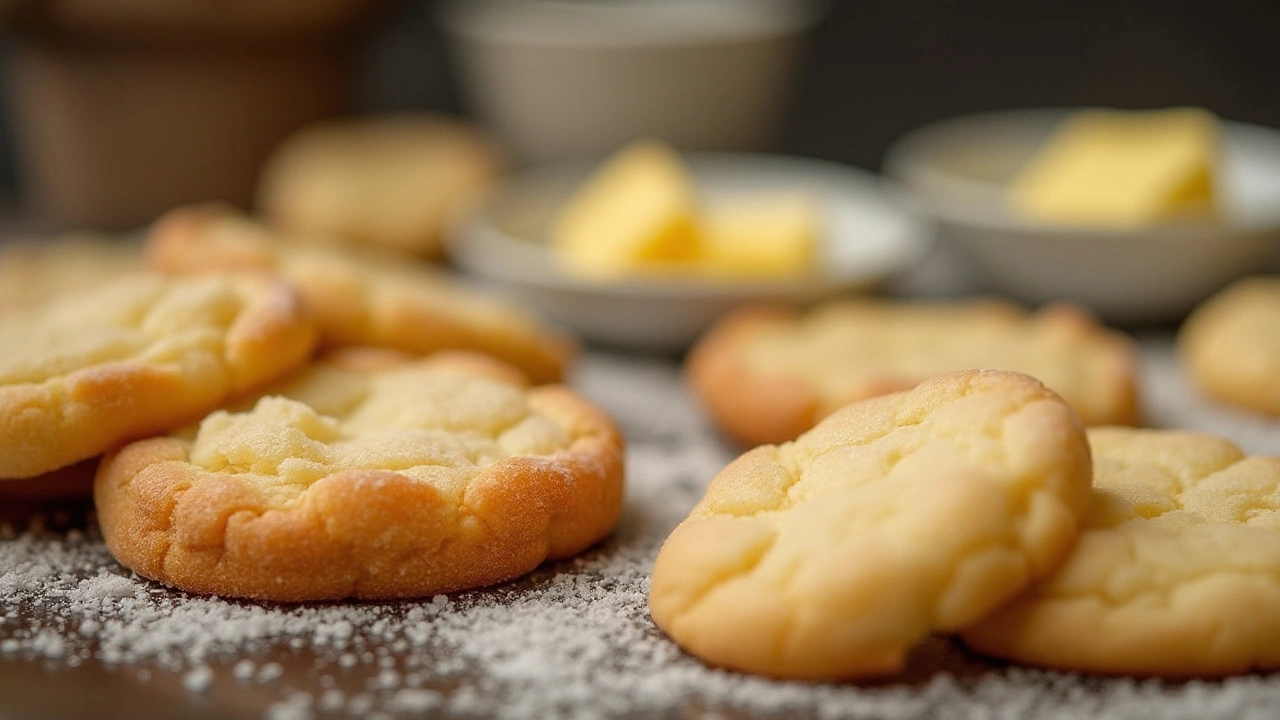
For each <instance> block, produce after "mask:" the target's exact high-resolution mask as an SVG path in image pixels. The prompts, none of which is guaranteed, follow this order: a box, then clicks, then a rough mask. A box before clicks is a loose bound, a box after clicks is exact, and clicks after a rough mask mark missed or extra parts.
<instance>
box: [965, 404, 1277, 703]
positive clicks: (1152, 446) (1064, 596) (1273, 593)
mask: <svg viewBox="0 0 1280 720" xmlns="http://www.w3.org/2000/svg"><path fill="white" fill-rule="evenodd" d="M1089 442H1090V444H1091V445H1092V447H1093V458H1094V488H1095V489H1094V495H1093V501H1092V507H1091V509H1090V510H1089V514H1088V516H1087V517H1086V519H1085V522H1084V527H1083V529H1082V530H1081V533H1080V539H1079V541H1078V543H1077V545H1076V548H1075V550H1074V551H1073V552H1072V553H1071V555H1070V556H1069V557H1068V558H1067V560H1066V562H1064V563H1063V565H1062V567H1061V568H1060V569H1059V570H1058V571H1057V572H1056V573H1055V574H1054V575H1052V576H1050V577H1049V578H1047V579H1045V580H1043V581H1041V582H1039V583H1037V584H1036V585H1034V586H1032V588H1031V589H1030V590H1029V591H1028V592H1027V593H1025V594H1024V595H1021V596H1019V597H1018V598H1017V599H1015V600H1014V601H1013V602H1012V603H1010V604H1009V605H1007V606H1005V607H1004V608H1002V609H1001V610H999V611H998V612H997V613H995V614H994V615H992V616H991V617H989V618H987V619H985V620H984V621H983V622H981V623H980V624H978V625H976V626H975V627H972V628H969V629H968V630H966V631H965V632H964V634H963V637H964V640H965V642H966V643H967V644H968V645H969V646H970V647H971V648H973V649H975V650H977V651H979V652H982V653H986V654H989V655H994V656H997V657H1002V658H1009V659H1012V660H1016V661H1018V662H1023V663H1029V664H1034V665H1042V666H1047V667H1053V668H1062V669H1070V670H1083V671H1086V672H1101V673H1123V674H1128V675H1163V676H1183V677H1185V676H1217V675H1226V674H1231V673H1242V672H1248V671H1250V670H1274V669H1277V668H1280V514H1277V497H1280V458H1274V457H1266V456H1252V457H1245V456H1244V455H1243V453H1241V451H1240V449H1239V448H1237V447H1236V446H1234V445H1232V444H1231V443H1229V442H1227V441H1226V440H1222V439H1219V438H1215V437H1211V436H1207V435H1198V434H1194V433H1188V432H1177V431H1170V430H1139V429H1132V428H1094V429H1091V430H1090V431H1089Z"/></svg>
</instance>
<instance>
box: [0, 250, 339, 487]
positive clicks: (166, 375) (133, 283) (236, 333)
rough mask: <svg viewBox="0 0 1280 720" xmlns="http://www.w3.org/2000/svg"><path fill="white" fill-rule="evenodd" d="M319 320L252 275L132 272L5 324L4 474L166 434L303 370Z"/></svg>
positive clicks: (1, 324) (292, 295) (36, 471)
mask: <svg viewBox="0 0 1280 720" xmlns="http://www.w3.org/2000/svg"><path fill="white" fill-rule="evenodd" d="M315 336H316V330H315V322H314V320H313V319H312V317H311V315H310V314H309V313H307V312H306V309H305V307H304V306H303V304H302V300H301V298H300V297H299V295H298V294H297V292H296V291H295V290H294V288H293V287H292V286H291V285H289V284H287V283H285V282H283V281H280V280H275V279H272V278H268V277H265V276H253V275H210V276H207V277H201V278H182V279H179V278H170V277H165V276H160V275H152V274H138V275H132V276H129V277H126V278H123V279H121V280H117V281H114V282H111V283H108V284H106V285H102V286H99V287H97V288H95V289H91V290H89V291H86V292H83V293H79V294H75V295H69V296H66V297H64V298H61V299H57V300H54V301H51V302H49V303H46V304H43V305H39V306H35V307H31V308H25V309H19V310H14V311H11V312H8V313H6V314H5V315H3V316H0V478H26V477H33V476H35V475H40V474H42V473H46V472H49V471H51V470H55V469H57V468H60V467H63V466H65V465H70V464H71V463H74V462H76V461H78V460H83V459H86V458H90V457H93V456H94V455H99V454H101V453H103V452H104V451H106V450H108V449H109V448H112V447H114V446H116V445H118V444H120V443H123V442H126V441H129V440H133V439H135V438H139V437H145V436H147V435H150V434H154V433H158V432H164V431H166V430H168V429H169V428H172V427H174V426H175V425H177V424H181V423H185V422H190V421H192V420H194V419H196V418H199V417H202V416H203V415H204V414H206V413H208V412H209V411H210V410H213V409H215V408H217V407H219V406H221V405H222V404H223V403H224V402H226V400H227V399H228V398H229V397H231V396H232V395H234V394H236V393H240V392H245V391H246V390H250V389H252V388H254V387H255V386H258V385H262V384H263V383H265V382H267V381H270V380H273V379H275V378H277V377H279V376H281V375H282V374H284V373H287V372H289V371H291V370H293V369H294V368H296V367H298V366H300V365H301V364H302V363H303V362H305V360H306V359H307V357H308V355H309V354H310V352H311V349H312V347H313V346H314V344H315Z"/></svg>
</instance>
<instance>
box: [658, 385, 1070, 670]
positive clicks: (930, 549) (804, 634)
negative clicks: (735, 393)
mask: <svg viewBox="0 0 1280 720" xmlns="http://www.w3.org/2000/svg"><path fill="white" fill-rule="evenodd" d="M1089 467H1090V464H1089V447H1088V444H1087V442H1086V441H1085V434H1084V426H1083V425H1082V424H1081V423H1080V420H1079V418H1078V417H1077V416H1076V414H1075V413H1074V412H1072V411H1071V409H1070V408H1069V407H1067V405H1066V404H1065V403H1063V402H1062V400H1061V398H1059V397H1058V396H1057V395H1055V394H1054V393H1052V392H1051V391H1049V390H1047V389H1046V388H1045V387H1044V386H1043V385H1042V384H1040V383H1039V382H1038V381H1036V380H1035V379H1033V378H1030V377H1028V376H1025V375H1019V374H1014V373H1004V372H995V371H965V372H958V373H950V374H945V375H939V376H936V377H934V378H932V379H929V380H927V381H925V382H923V383H921V384H920V385H919V386H918V387H916V388H914V389H913V390H910V391H906V392H903V393H897V394H893V395H886V396H881V397H877V398H872V399H869V400H864V401H862V402H859V403H854V404H852V405H849V406H847V407H845V408H844V409H842V410H840V411H839V412H837V413H836V414H834V415H832V416H830V417H828V418H826V419H825V420H823V421H822V422H821V423H819V424H818V425H817V426H816V427H815V428H813V429H812V430H810V431H809V432H807V433H805V434H803V435H802V436H800V438H799V439H798V440H796V441H795V442H792V443H787V444H783V445H776V446H775V445H764V446H760V447H757V448H755V449H754V450H751V451H749V452H747V453H746V454H744V455H743V456H741V457H740V458H738V459H737V460H735V461H734V462H733V463H731V464H730V465H729V466H728V467H726V468H725V469H724V470H723V471H722V472H721V473H720V474H719V475H718V476H716V478H715V479H714V480H713V481H712V482H711V485H710V487H709V488H708V489H707V493H706V496H705V497H704V498H703V499H702V501H701V502H700V503H699V504H698V506H697V507H696V508H694V510H693V512H692V513H691V514H690V516H689V517H688V518H687V519H686V520H685V521H684V522H682V523H681V524H680V525H679V526H678V527H677V528H676V529H675V531H673V532H672V534H671V536H670V537H669V538H667V541H666V543H665V544H664V545H663V547H662V550H661V551H660V553H659V555H658V559H657V563H656V564H655V566H654V569H653V578H652V583H651V589H650V596H649V608H650V611H651V613H652V615H653V619H654V620H655V621H656V622H657V624H658V625H659V627H661V628H662V629H663V630H664V631H666V632H667V634H668V635H670V636H671V637H672V638H673V639H674V640H675V641H676V642H678V643H679V644H680V645H681V646H683V647H684V648H685V649H686V650H688V651H689V652H691V653H693V654H694V655H697V656H698V657H700V658H702V659H703V660H705V661H707V662H708V663H711V664H713V665H719V666H724V667H728V668H732V669H736V670H745V671H747V672H753V673H760V674H763V675H770V676H774V677H784V678H803V679H841V678H857V677H867V676H880V675H886V674H890V673H894V672H896V671H898V670H900V669H901V668H902V666H903V663H904V662H905V658H906V655H907V652H908V651H909V650H910V649H911V648H912V647H913V646H915V645H916V644H917V643H918V642H919V641H920V640H922V639H923V638H924V637H925V636H926V635H928V634H929V633H931V632H934V631H951V630H956V629H958V628H962V627H964V626H966V625H968V624H969V623H972V622H974V621H976V620H978V619H980V618H981V617H983V616H984V615H985V614H987V613H989V612H990V611H991V610H993V609H995V608H996V607H998V606H999V605H1000V604H1001V603H1002V602H1004V601H1006V600H1008V599H1009V598H1010V597H1012V596H1013V595H1014V594H1016V593H1017V592H1019V591H1020V590H1021V589H1022V588H1024V587H1025V586H1026V585H1027V584H1028V583H1030V582H1031V581H1032V580H1033V579H1035V578H1039V577H1044V576H1045V575H1047V574H1048V573H1050V572H1051V571H1052V570H1053V569H1054V568H1055V567H1056V565H1057V563H1058V562H1059V560H1060V559H1061V558H1062V557H1063V555H1064V554H1065V553H1066V552H1067V551H1068V550H1069V549H1070V546H1071V542H1072V541H1073V540H1074V539H1075V535H1076V529H1077V525H1078V520H1079V518H1080V517H1081V516H1082V515H1083V514H1084V512H1085V509H1086V508H1087V506H1088V499H1089Z"/></svg>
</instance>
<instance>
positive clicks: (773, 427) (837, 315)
mask: <svg viewBox="0 0 1280 720" xmlns="http://www.w3.org/2000/svg"><path fill="white" fill-rule="evenodd" d="M1137 367H1138V361H1137V354H1136V350H1135V349H1134V347H1133V343H1132V342H1131V341H1130V340H1129V339H1128V338H1126V337H1125V336H1123V335H1121V334H1120V333H1117V332H1113V331H1110V330H1107V329H1106V328H1105V327H1103V326H1101V325H1099V324H1098V323H1097V322H1096V321H1095V320H1094V319H1093V318H1092V317H1090V316H1089V315H1087V314H1085V313H1084V312H1083V311H1081V310H1079V309H1076V308H1074V307H1070V306H1066V305H1057V306H1051V307H1049V308H1046V309H1044V310H1042V311H1040V312H1038V313H1035V314H1028V313H1027V312H1026V311H1024V310H1022V309H1021V308H1019V307H1017V306H1015V305H1012V304H1010V303H1006V302H1002V301H996V300H979V301H968V302H961V303H953V304H944V303H930V302H892V301H883V300H869V299H864V300H847V301H839V302H831V303H827V304H825V305H822V306H819V307H818V308H815V309H814V310H812V311H810V312H808V313H806V314H803V315H797V314H796V313H793V312H790V311H786V310H782V309H776V308H748V309H744V310H741V311H739V312H737V313H734V314H731V315H730V316H728V317H726V318H724V319H722V320H721V321H720V322H718V323H717V324H716V325H715V326H714V327H713V328H712V329H711V330H710V331H709V332H708V333H707V334H706V335H705V336H704V337H703V338H702V339H701V340H699V342H698V344H697V345H696V346H695V348H694V350H693V351H692V353H691V354H690V357H689V361H688V365H687V371H688V376H689V381H690V384H691V385H692V387H693V390H694V391H695V392H696V393H697V395H698V396H699V397H700V398H701V399H702V401H703V403H704V405H705V406H706V407H707V409H708V410H709V411H710V413H711V415H712V416H713V417H714V419H715V420H716V421H717V423H718V424H719V425H720V427H721V428H723V429H724V430H725V432H727V433H728V434H729V435H731V436H732V437H734V438H736V439H737V440H739V441H741V442H742V443H744V444H747V445H755V444H759V443H776V442H783V441H786V440H790V439H792V438H795V437H796V436H797V435H799V434H800V433H802V432H804V431H805V430H807V429H809V428H810V427H812V426H813V425H814V423H816V422H817V421H818V420H820V419H822V418H823V417H826V416H827V415H829V414H830V413H832V412H834V411H835V410H836V409H838V408H840V407H841V406H843V405H845V404H846V403H849V402H853V401H855V400H861V399H863V398H868V397H873V396H876V395H882V394H884V393H889V392H895V391H898V390H904V389H907V388H910V387H912V386H914V385H915V384H916V383H918V382H920V381H921V380H923V379H925V378H927V377H929V376H931V375H935V374H937V373H942V372H949V371H954V370H969V369H979V368H985V369H994V370H1011V371H1014V372H1022V373H1026V374H1028V375H1032V376H1033V377H1036V378H1039V379H1040V380H1042V381H1044V382H1045V384H1047V385H1048V386H1049V387H1050V388H1052V389H1053V390H1054V391H1055V392H1057V393H1059V394H1060V395H1062V397H1063V398H1065V399H1066V400H1067V402H1068V403H1070V404H1071V405H1072V407H1073V408H1074V409H1075V410H1076V412H1078V413H1079V414H1080V416H1081V417H1082V418H1083V419H1084V420H1085V422H1086V423H1088V424H1090V425H1095V424H1129V423H1133V422H1136V421H1137V419H1138V405H1137V392H1136V385H1137Z"/></svg>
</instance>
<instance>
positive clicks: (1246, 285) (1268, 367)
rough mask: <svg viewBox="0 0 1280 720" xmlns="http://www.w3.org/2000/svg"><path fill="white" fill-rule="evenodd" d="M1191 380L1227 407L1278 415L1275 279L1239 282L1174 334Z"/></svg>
mask: <svg viewBox="0 0 1280 720" xmlns="http://www.w3.org/2000/svg"><path fill="white" fill-rule="evenodd" d="M1178 350H1179V354H1180V356H1181V358H1182V360H1183V362H1184V364H1185V365H1186V367H1187V369H1188V371H1189V374H1190V376H1191V378H1192V379H1193V380H1194V381H1195V383H1196V385H1198V386H1199V387H1200V389H1201V390H1203V391H1204V392H1205V393H1206V394H1208V395H1211V396H1212V397H1215V398H1217V399H1218V400H1221V401H1223V402H1226V403H1230V404H1232V405H1237V406H1240V407H1243V408H1248V409H1250V410H1254V411H1257V412H1263V413H1268V414H1270V415H1280V276H1267V277H1263V276H1260V277H1252V278H1246V279H1244V280H1239V281H1237V282H1235V283H1234V284H1232V285H1231V286H1229V287H1228V288H1227V289H1225V290H1223V291H1222V292H1220V293H1218V294H1217V295H1215V296H1214V297H1212V298H1210V299H1209V300H1208V301H1206V302H1205V303H1204V304H1203V305H1201V306H1200V307H1199V308H1197V309H1196V310H1195V311H1193V312H1192V313H1191V315H1190V316H1189V317H1188V318H1187V321H1186V322H1185V323H1183V326H1182V328H1181V330H1179V332H1178Z"/></svg>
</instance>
